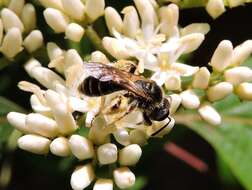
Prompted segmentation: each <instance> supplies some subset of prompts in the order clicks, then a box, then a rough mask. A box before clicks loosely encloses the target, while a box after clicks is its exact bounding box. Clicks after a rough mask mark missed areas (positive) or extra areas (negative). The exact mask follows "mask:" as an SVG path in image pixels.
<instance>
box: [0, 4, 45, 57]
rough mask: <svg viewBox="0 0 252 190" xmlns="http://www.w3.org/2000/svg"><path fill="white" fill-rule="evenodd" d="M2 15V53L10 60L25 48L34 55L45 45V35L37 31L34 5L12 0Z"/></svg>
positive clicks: (2, 11) (0, 47)
mask: <svg viewBox="0 0 252 190" xmlns="http://www.w3.org/2000/svg"><path fill="white" fill-rule="evenodd" d="M0 15H1V18H0V44H1V46H0V51H1V53H3V54H4V56H6V57H7V58H8V59H13V58H14V57H15V56H16V55H17V54H18V53H19V52H21V51H22V50H23V49H24V48H25V49H26V50H27V51H28V52H29V53H32V52H34V51H36V50H37V49H39V48H40V47H41V46H42V45H43V35H42V33H41V32H40V30H36V10H35V8H34V6H33V5H32V4H30V3H25V1H24V0H11V1H10V2H9V4H8V5H7V7H6V8H3V9H2V10H1V12H0ZM23 35H25V38H24V39H23Z"/></svg>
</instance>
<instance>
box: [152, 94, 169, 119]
mask: <svg viewBox="0 0 252 190" xmlns="http://www.w3.org/2000/svg"><path fill="white" fill-rule="evenodd" d="M169 109H170V102H169V101H168V100H167V99H166V98H163V100H162V101H161V102H160V103H159V104H157V105H156V106H155V107H154V109H153V110H152V111H151V113H149V117H150V119H152V120H155V121H162V120H164V119H165V118H167V117H168V116H169V114H170V112H169Z"/></svg>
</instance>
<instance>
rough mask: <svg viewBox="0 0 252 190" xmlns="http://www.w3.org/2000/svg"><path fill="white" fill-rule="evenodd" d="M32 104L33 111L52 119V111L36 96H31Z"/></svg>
mask: <svg viewBox="0 0 252 190" xmlns="http://www.w3.org/2000/svg"><path fill="white" fill-rule="evenodd" d="M30 103H31V107H32V110H33V111H35V112H36V113H40V114H42V115H44V116H47V117H51V116H52V110H51V108H50V107H48V106H47V105H44V102H43V101H41V100H40V99H39V98H38V97H37V96H36V95H34V94H33V95H31V98H30Z"/></svg>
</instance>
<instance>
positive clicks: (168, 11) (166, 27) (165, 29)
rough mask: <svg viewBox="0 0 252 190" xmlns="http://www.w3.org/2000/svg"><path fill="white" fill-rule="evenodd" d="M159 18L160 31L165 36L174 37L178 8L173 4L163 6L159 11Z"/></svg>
mask: <svg viewBox="0 0 252 190" xmlns="http://www.w3.org/2000/svg"><path fill="white" fill-rule="evenodd" d="M159 17H160V19H161V27H160V31H161V32H162V33H163V34H165V35H166V36H172V35H174V32H176V27H177V25H178V17H179V8H178V6H177V5H175V4H170V5H168V6H163V7H161V8H160V9H159Z"/></svg>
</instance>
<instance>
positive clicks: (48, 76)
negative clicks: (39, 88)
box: [29, 66, 65, 89]
mask: <svg viewBox="0 0 252 190" xmlns="http://www.w3.org/2000/svg"><path fill="white" fill-rule="evenodd" d="M29 75H30V76H31V77H33V78H35V79H36V80H37V81H38V82H39V83H40V84H42V85H43V86H45V87H46V88H48V89H55V85H56V84H62V85H64V84H65V81H64V80H63V79H62V78H61V77H60V76H59V75H58V74H56V73H55V72H53V71H52V70H50V69H48V68H46V67H39V66H36V67H33V68H32V70H31V72H30V73H29Z"/></svg>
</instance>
